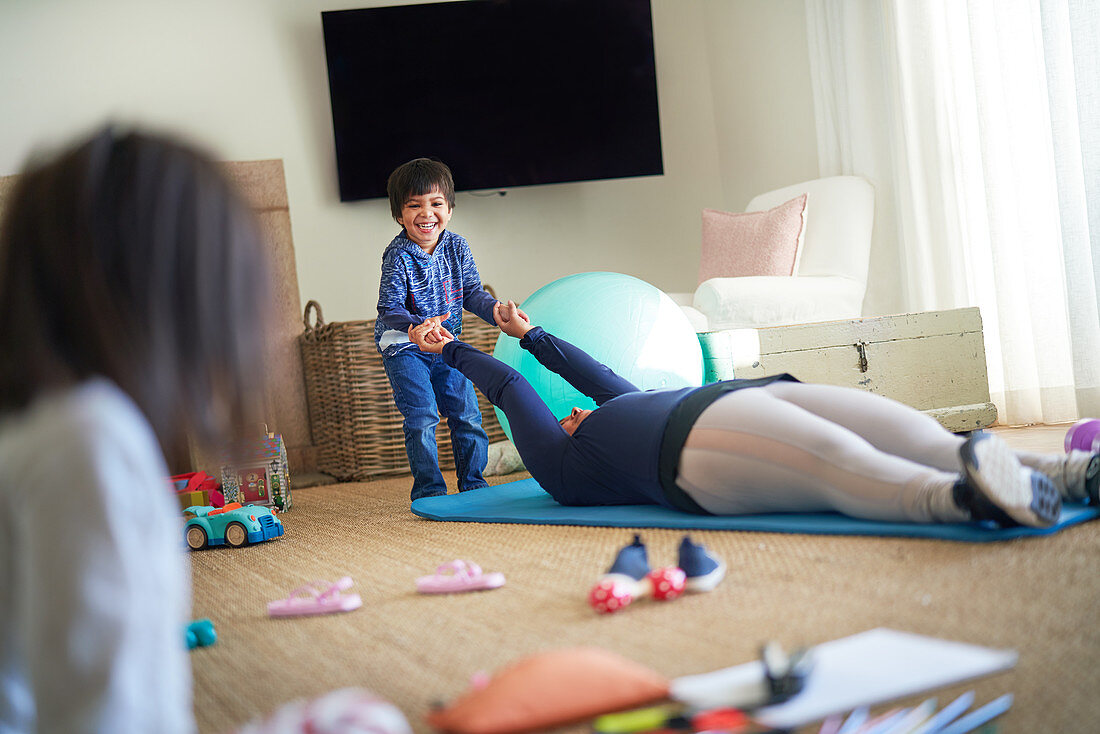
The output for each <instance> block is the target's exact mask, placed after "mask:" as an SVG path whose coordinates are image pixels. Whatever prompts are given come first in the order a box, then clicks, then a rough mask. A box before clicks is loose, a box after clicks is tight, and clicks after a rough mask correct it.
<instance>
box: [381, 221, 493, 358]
mask: <svg viewBox="0 0 1100 734" xmlns="http://www.w3.org/2000/svg"><path fill="white" fill-rule="evenodd" d="M494 304H496V299H495V298H493V297H492V296H491V295H489V293H488V292H487V291H486V290H485V289H484V288H483V287H482V285H481V276H480V275H479V274H478V272H477V265H476V264H475V263H474V256H473V254H472V253H471V252H470V246H469V245H468V244H467V243H466V240H465V239H464V238H463V237H461V236H460V235H457V234H454V233H453V232H451V231H449V230H443V232H442V233H440V235H439V242H438V243H436V246H435V250H433V251H432V254H431V255H429V254H428V253H426V252H424V250H422V249H421V248H420V245H418V244H416V243H415V242H413V241H412V240H410V239H409V238H408V237H406V236H405V231H404V230H401V233H400V234H398V235H397V236H396V237H394V238H393V241H392V242H390V244H389V245H388V246H387V247H386V249H385V251H384V252H383V253H382V278H381V280H380V281H379V284H378V320H377V321H376V322H375V324H374V343H375V344H376V345H377V347H378V351H380V352H387V351H389V352H394V351H400V350H402V349H407V348H409V347H415V345H414V344H413V343H412V342H410V341H409V333H408V332H409V327H410V326H413V325H416V324H420V323H423V321H424V319H426V318H428V317H430V316H439V315H440V314H444V313H446V314H449V315H448V316H447V318H446V319H445V320H444V321H443V326H445V327H446V328H447V330H448V331H450V332H451V333H452V334H454V335H455V336H458V335H459V334H461V333H462V309H463V308H465V309H466V310H467V311H470V312H471V313H475V314H477V315H478V316H480V317H481V318H483V319H485V321H487V322H489V323H490V324H494V325H495V324H496V322H495V321H494V320H493V306H494Z"/></svg>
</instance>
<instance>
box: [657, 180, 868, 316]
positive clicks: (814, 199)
mask: <svg viewBox="0 0 1100 734" xmlns="http://www.w3.org/2000/svg"><path fill="white" fill-rule="evenodd" d="M803 193H805V194H806V195H807V200H806V215H805V216H806V225H805V233H804V239H803V242H802V247H801V254H800V255H799V258H798V264H797V266H796V270H795V273H794V274H793V275H790V276H750V277H740V278H711V279H709V280H705V281H703V282H702V283H700V284H699V287H698V288H696V290H695V293H694V295H689V294H683V293H677V294H669V295H671V296H672V297H673V300H675V301H676V302H677V303H679V304H680V305H681V307H682V308H683V309H684V311H685V313H686V314H687V316H688V318H689V320H690V321H691V322H692V324H693V326H694V327H695V330H696V331H719V330H723V329H743V328H756V327H760V326H778V325H782V324H798V323H808V322H813V321H831V320H836V319H849V318H859V316H860V315H861V313H862V308H863V296H864V294H865V293H866V291H867V266H868V263H869V261H870V255H871V225H872V223H873V219H874V189H873V188H872V187H871V184H870V183H868V182H867V181H866V180H865V179H863V178H860V177H858V176H832V177H829V178H820V179H816V180H813V181H806V182H804V183H799V184H794V185H793V186H786V187H784V188H781V189H777V190H775V191H769V192H768V193H766V194H761V195H759V196H757V197H755V198H754V199H753V200H752V201H750V202H749V204H748V206H747V207H746V209H745V211H747V212H754V211H763V210H766V209H771V208H773V207H775V206H778V205H779V204H782V203H784V202H786V201H789V200H791V199H793V198H795V197H796V196H799V195H800V194H803Z"/></svg>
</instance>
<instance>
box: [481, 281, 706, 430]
mask: <svg viewBox="0 0 1100 734" xmlns="http://www.w3.org/2000/svg"><path fill="white" fill-rule="evenodd" d="M520 307H521V308H522V309H523V311H524V312H525V313H526V314H527V316H528V317H529V318H530V319H531V323H532V324H534V325H536V326H541V327H542V328H544V329H546V331H548V332H550V333H551V334H553V335H554V336H556V337H558V338H560V339H564V340H566V341H567V342H569V343H571V344H573V345H574V346H576V347H578V348H580V349H583V350H584V351H585V352H587V353H588V354H590V355H591V356H592V357H593V358H594V359H596V360H598V361H600V362H602V363H603V364H605V365H607V366H608V367H610V368H611V369H612V370H614V371H615V372H616V373H617V374H618V375H620V376H622V377H623V378H625V379H627V380H629V381H630V382H631V383H633V384H634V385H635V386H636V387H638V388H639V389H641V390H654V389H658V388H679V387H698V386H699V385H702V384H703V350H702V347H700V346H699V337H697V336H696V335H695V329H694V328H692V326H691V322H690V321H688V318H687V316H685V315H684V312H683V310H682V309H681V308H680V307H679V306H677V305H676V303H675V301H673V300H672V299H671V298H669V296H668V295H666V294H665V293H663V292H662V291H660V290H658V289H657V288H655V287H654V286H652V285H650V284H649V283H646V282H645V281H644V280H639V279H638V278H634V277H632V276H629V275H623V274H622V273H578V274H576V275H569V276H566V277H564V278H559V279H558V280H555V281H553V282H551V283H548V284H547V285H544V286H543V287H541V288H539V289H538V290H537V291H535V292H534V293H533V294H531V295H530V296H529V297H528V298H527V299H525V300H524V301H523V303H522V304H520ZM493 356H494V357H496V358H497V359H499V360H500V361H501V362H504V363H505V364H507V365H508V366H510V367H512V368H513V369H515V370H516V371H517V372H519V373H520V374H521V375H523V376H524V378H526V379H527V381H528V382H529V383H531V386H532V387H534V388H535V391H536V392H537V393H538V394H539V397H540V398H542V400H543V402H545V403H546V405H547V406H548V407H549V408H550V410H551V412H553V414H554V415H555V416H556V417H558V418H561V417H563V416H565V415H567V414H568V413H569V411H570V409H572V408H573V406H579V407H581V408H595V407H596V404H595V403H594V402H593V401H592V399H591V398H589V397H587V396H585V395H583V394H581V392H580V391H578V390H577V389H576V388H574V387H573V386H572V385H570V384H569V383H568V382H566V381H565V380H564V379H563V378H561V377H559V376H558V375H556V374H554V373H552V372H550V371H549V370H547V369H546V368H545V367H543V366H542V365H540V364H539V363H538V360H536V359H535V358H534V356H532V355H531V354H530V353H529V352H527V351H526V350H524V349H523V348H521V347H520V346H519V340H518V339H513V338H511V337H509V336H506V335H504V334H501V336H500V337H499V338H498V339H497V343H496V347H495V348H494V350H493ZM496 413H497V418H498V419H499V420H500V425H501V427H502V428H503V429H504V432H505V433H507V434H508V437H509V438H511V436H512V431H511V428H510V427H509V426H508V418H507V416H505V415H504V413H503V411H501V410H500V409H499V408H498V409H497V411H496Z"/></svg>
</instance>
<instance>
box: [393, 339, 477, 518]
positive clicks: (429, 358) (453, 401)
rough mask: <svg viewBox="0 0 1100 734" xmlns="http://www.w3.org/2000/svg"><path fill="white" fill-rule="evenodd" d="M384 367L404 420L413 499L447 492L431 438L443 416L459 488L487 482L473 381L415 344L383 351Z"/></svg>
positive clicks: (475, 487) (471, 487) (437, 453)
mask: <svg viewBox="0 0 1100 734" xmlns="http://www.w3.org/2000/svg"><path fill="white" fill-rule="evenodd" d="M382 365H383V366H384V367H385V369H386V376H387V377H389V380H390V387H392V388H393V398H394V402H395V403H396V404H397V409H398V410H399V411H401V415H402V416H404V418H405V422H404V424H403V425H402V429H403V430H404V433H405V453H406V454H408V457H409V467H410V468H411V469H412V475H413V487H412V499H414V500H415V499H417V498H418V497H433V496H435V495H440V494H447V485H446V483H445V482H444V481H443V474H442V473H441V472H440V471H439V451H438V448H437V447H436V442H435V427H436V425H438V424H439V416H440V415H441V414H442V415H443V416H444V417H446V418H447V427H448V428H450V430H451V450H452V451H453V452H454V457H455V474H456V475H457V477H458V489H459V491H460V492H464V491H466V490H468V489H477V488H478V487H485V486H487V484H486V482H485V479H484V477H482V475H481V472H483V471H484V470H485V463H486V462H487V461H488V458H489V437H488V436H486V435H485V431H484V429H482V427H481V410H480V409H479V408H478V405H477V393H476V392H475V391H474V386H473V384H472V383H471V382H470V381H469V380H467V379H466V377H465V375H463V374H462V373H461V372H459V371H458V370H456V369H454V368H452V367H448V366H447V365H446V364H444V362H443V358H442V357H440V356H439V355H438V354H429V353H427V352H422V351H420V350H419V349H416V348H405V349H402V350H400V351H397V352H395V353H393V354H383V356H382Z"/></svg>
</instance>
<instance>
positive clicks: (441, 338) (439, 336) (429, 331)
mask: <svg viewBox="0 0 1100 734" xmlns="http://www.w3.org/2000/svg"><path fill="white" fill-rule="evenodd" d="M448 316H450V314H443V315H442V316H432V317H431V318H427V319H424V323H422V324H419V325H417V326H412V327H409V339H412V341H413V343H414V344H416V346H418V347H420V350H421V351H423V352H431V353H432V354H442V353H443V347H444V345H445V344H447V342H452V341H454V338H455V337H454V334H452V333H451V332H450V331H448V330H447V328H446V327H444V326H443V319H445V318H447V317H448Z"/></svg>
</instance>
